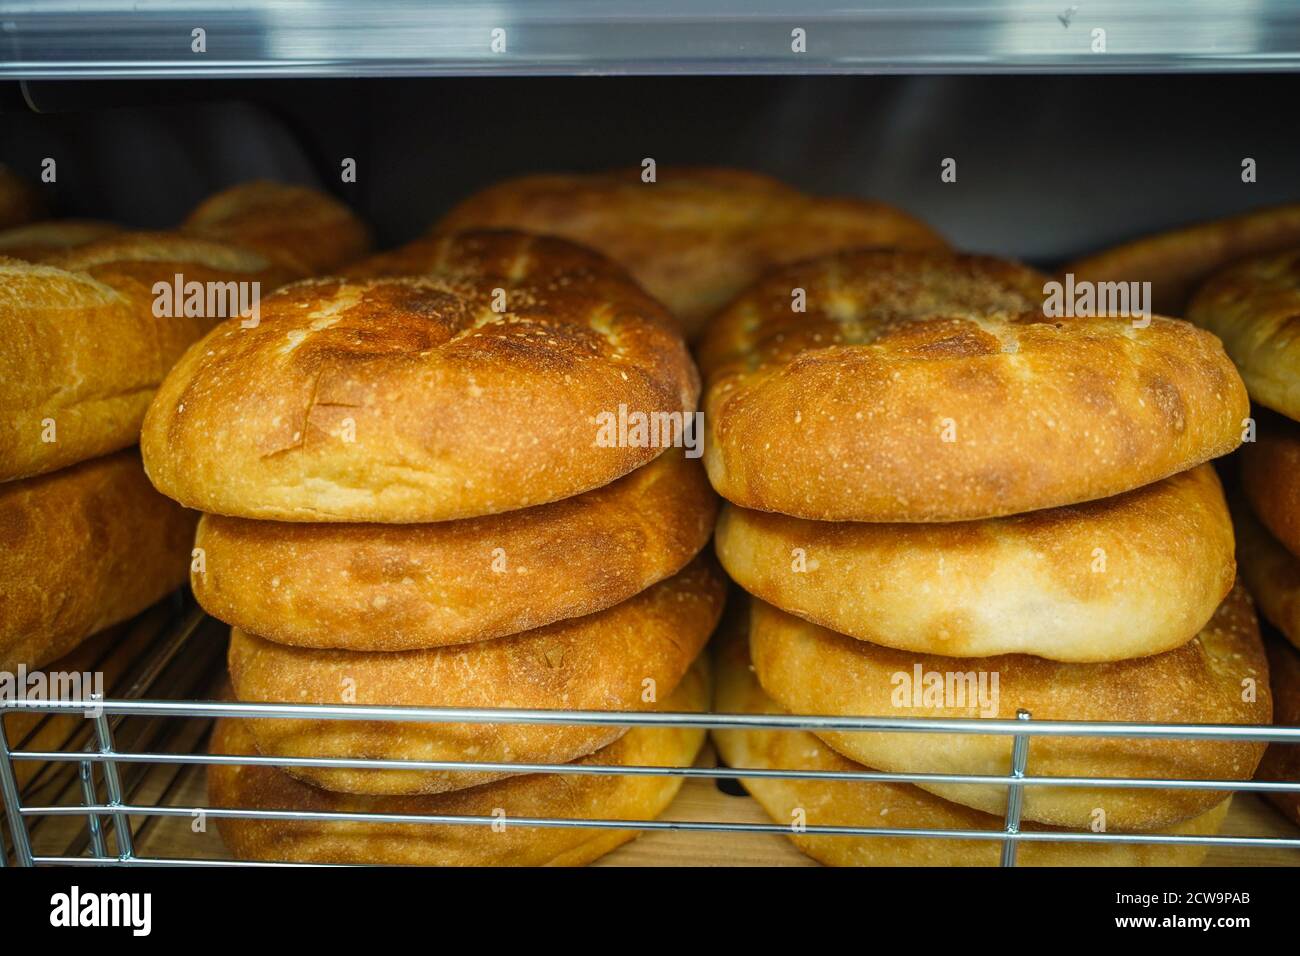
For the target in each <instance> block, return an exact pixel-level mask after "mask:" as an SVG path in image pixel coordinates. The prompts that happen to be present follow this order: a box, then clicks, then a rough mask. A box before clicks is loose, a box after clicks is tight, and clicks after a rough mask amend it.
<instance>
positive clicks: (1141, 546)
mask: <svg viewBox="0 0 1300 956" xmlns="http://www.w3.org/2000/svg"><path fill="white" fill-rule="evenodd" d="M716 546H717V551H718V557H719V558H720V559H721V560H722V565H723V567H725V568H726V569H727V573H728V574H729V575H730V576H731V578H732V579H733V580H734V581H736V582H737V583H738V584H739V585H740V586H741V587H743V588H745V590H747V591H749V592H750V593H751V594H753V595H754V596H755V597H759V598H762V599H763V600H764V601H766V602H767V603H769V604H774V605H776V606H777V607H779V608H782V609H783V610H785V611H788V612H789V613H791V614H795V615H798V616H799V617H802V618H806V619H807V620H810V621H813V622H814V623H817V624H820V625H822V626H823V627H828V628H830V629H831V630H834V631H838V632H839V633H841V634H847V635H850V636H852V637H856V638H859V639H861V640H864V641H870V642H872V643H873V644H881V645H884V646H887V647H894V648H898V649H899V650H911V651H918V652H920V653H926V654H944V655H948V656H951V657H985V656H988V655H992V654H1034V655H1037V656H1039V657H1047V658H1051V659H1052V660H1058V661H1079V662H1084V661H1091V662H1096V661H1118V660H1125V659H1128V658H1131V657H1143V656H1146V655H1149V654H1158V653H1160V652H1162V651H1167V650H1171V649H1173V648H1175V647H1177V646H1179V645H1180V644H1184V643H1186V642H1187V641H1189V640H1191V639H1192V638H1193V637H1195V636H1196V633H1197V631H1199V630H1200V629H1201V628H1202V627H1204V626H1205V623H1206V622H1207V621H1208V620H1209V619H1210V617H1211V616H1212V615H1213V614H1214V610H1215V608H1217V607H1218V606H1219V603H1220V602H1221V601H1222V600H1223V598H1224V596H1226V595H1227V593H1228V592H1229V591H1230V590H1231V589H1232V582H1233V580H1234V578H1235V576H1236V567H1235V562H1234V561H1233V537H1232V521H1231V519H1230V517H1229V516H1228V508H1227V504H1226V503H1225V502H1224V499H1223V490H1222V488H1221V487H1220V486H1219V480H1218V478H1217V477H1216V476H1215V474H1214V469H1213V467H1212V466H1210V465H1201V466H1199V467H1197V468H1194V469H1192V470H1190V471H1186V472H1183V473H1182V474H1178V475H1174V476H1173V477H1172V478H1167V479H1165V480H1164V481H1160V482H1156V483H1154V484H1151V485H1147V486H1146V487H1144V488H1139V489H1137V490H1136V491H1130V492H1128V493H1126V494H1123V495H1117V496H1116V497H1113V498H1103V499H1102V500H1100V501H1093V502H1089V503H1087V504H1083V505H1075V506H1072V507H1065V508H1052V509H1048V510H1046V511H1032V512H1029V513H1028V514H1023V515H1013V516H1011V517H1007V518H993V519H989V520H985V521H964V522H958V523H948V524H866V523H862V522H833V521H809V520H807V519H804V518H791V517H788V516H786V515H782V514H776V513H775V512H764V511H751V510H749V509H746V508H737V507H736V506H735V505H730V504H729V505H727V506H726V507H724V508H723V511H722V516H721V519H720V520H719V522H718V531H717V539H716Z"/></svg>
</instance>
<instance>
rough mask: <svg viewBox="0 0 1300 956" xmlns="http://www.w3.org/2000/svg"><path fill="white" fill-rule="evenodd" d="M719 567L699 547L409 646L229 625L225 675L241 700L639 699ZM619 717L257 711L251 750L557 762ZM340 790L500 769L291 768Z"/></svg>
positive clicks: (458, 782) (639, 703) (703, 611)
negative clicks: (506, 619)
mask: <svg viewBox="0 0 1300 956" xmlns="http://www.w3.org/2000/svg"><path fill="white" fill-rule="evenodd" d="M724 593H725V592H724V585H723V580H722V575H721V572H719V571H717V570H715V569H714V568H713V567H712V566H711V565H710V564H708V563H706V562H705V561H704V560H702V559H697V560H696V561H695V562H693V563H692V564H690V565H688V566H687V568H686V570H684V571H682V572H681V573H680V574H678V575H676V576H675V577H672V578H669V579H668V580H667V581H663V582H661V583H660V584H656V585H655V586H654V587H652V588H649V589H648V590H646V591H643V592H641V593H640V594H638V595H637V596H636V597H634V598H632V599H631V600H629V601H625V602H623V603H622V604H618V605H615V606H614V607H612V608H609V609H608V610H605V611H600V612H598V613H596V614H590V615H588V616H586V617H580V618H574V619H572V620H568V621H560V622H558V623H555V624H551V625H548V626H546V627H542V628H538V629H537V630H534V631H527V632H525V633H523V634H516V635H514V636H512V637H501V638H497V639H496V640H494V641H477V642H475V643H473V644H458V645H455V646H452V647H440V648H435V649H430V650H419V651H396V652H392V651H390V652H382V651H375V652H360V651H336V650H315V649H308V648H301V647H288V646H285V645H282V644H274V643H272V642H271V641H266V640H263V639H261V638H259V637H254V636H253V635H251V634H246V633H245V632H243V631H241V630H239V629H238V628H236V629H234V630H233V631H232V632H231V638H230V656H229V663H230V678H231V683H232V684H233V686H234V690H235V695H236V697H237V698H238V699H239V700H243V701H284V702H291V703H316V704H353V703H355V704H359V705H366V704H374V705H383V706H416V707H516V708H540V709H548V710H646V709H648V708H649V707H650V706H652V705H653V704H654V703H655V701H656V700H659V699H662V698H663V697H665V696H666V695H668V694H670V693H672V691H673V688H675V687H676V686H677V684H678V682H679V681H680V680H681V679H682V675H683V674H685V673H686V671H687V669H688V668H689V667H690V665H691V662H692V661H694V660H695V658H696V657H697V656H698V655H699V652H700V650H701V649H702V648H703V647H704V644H705V642H706V641H707V640H708V637H709V633H710V632H711V631H712V630H713V626H714V625H715V624H716V623H717V620H718V616H719V615H720V614H721V612H722V603H723V598H724ZM623 730H624V728H620V727H617V726H596V725H570V726H563V725H557V726H549V725H540V724H455V723H431V724H423V723H402V724H394V723H391V722H382V721H352V720H346V721H345V720H282V719H279V718H276V719H273V720H258V721H255V722H253V724H252V732H253V734H254V736H255V737H256V738H257V746H258V749H259V750H260V751H261V752H262V753H264V754H268V755H274V756H280V757H311V756H316V757H361V756H368V757H384V758H390V759H412V760H471V761H473V760H479V761H484V762H496V761H523V762H547V763H557V762H559V763H562V762H566V761H569V760H574V759H577V758H578V757H581V756H584V755H586V754H589V753H591V752H593V751H595V750H598V749H600V748H601V747H604V746H605V745H606V744H609V743H610V742H612V741H613V740H615V739H616V738H618V736H619V735H620V734H622V733H623ZM288 771H289V772H290V773H292V774H294V775H295V776H297V777H300V778H301V779H303V780H305V781H307V782H308V783H313V784H315V785H317V786H320V787H324V788H326V789H327V790H338V791H342V792H346V793H374V794H413V793H438V792H441V791H444V790H454V789H460V788H464V787H472V786H476V785H478V784H480V783H485V782H487V781H491V780H496V779H500V777H502V776H503V774H501V773H499V772H496V771H465V772H460V771H422V770H370V769H361V770H348V769H314V768H305V767H294V768H288Z"/></svg>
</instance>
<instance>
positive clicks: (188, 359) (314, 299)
mask: <svg viewBox="0 0 1300 956" xmlns="http://www.w3.org/2000/svg"><path fill="white" fill-rule="evenodd" d="M449 242H451V243H453V244H455V245H460V246H469V245H472V244H476V243H477V244H481V243H489V244H499V245H501V246H502V247H503V248H506V247H508V248H510V249H514V250H516V251H518V253H519V256H518V261H519V263H520V269H519V271H518V272H517V273H515V274H514V275H511V276H504V277H503V276H469V275H467V274H465V273H464V271H463V264H462V265H457V266H456V267H455V270H453V272H452V273H451V274H449V275H448V276H447V277H444V278H434V277H419V278H376V279H357V280H342V279H328V280H319V281H314V282H301V283H297V284H295V285H293V286H291V287H289V288H286V289H283V290H281V291H280V292H279V293H277V294H275V295H272V296H270V297H268V298H266V299H264V300H263V302H262V309H261V322H260V324H259V325H258V326H257V327H256V328H249V329H245V328H241V327H240V323H239V322H238V321H231V322H227V323H225V324H224V325H221V326H219V327H217V328H216V329H215V330H213V332H212V333H211V334H210V335H208V336H207V337H206V338H205V339H204V340H203V341H201V342H199V343H197V344H196V345H195V346H194V347H193V348H192V349H190V351H189V352H187V353H186V355H185V356H184V357H183V358H182V359H181V360H180V362H179V363H178V364H177V365H176V367H175V368H174V369H173V371H172V373H171V374H170V375H169V376H168V377H167V380H166V382H165V383H164V384H163V386H162V388H161V389H159V392H158V396H157V398H156V399H155V401H154V403H153V406H152V407H151V408H150V410H149V414H148V416H147V417H146V419H145V424H144V432H143V435H142V437H141V447H142V449H143V451H144V460H145V467H146V468H147V469H148V471H149V476H150V477H151V478H152V479H153V481H154V483H155V484H156V485H157V486H158V487H159V488H160V489H161V490H162V491H163V492H164V493H165V494H168V495H170V496H171V497H173V498H175V499H177V500H178V501H181V502H183V503H185V504H188V505H190V506H191V507H196V508H198V509H200V510H202V511H208V512H215V513H218V514H229V515H237V516H240V517H246V518H258V519H270V520H279V521H347V522H355V521H378V522H399V523H408V522H424V521H443V520H447V519H453V518H469V517H476V516H479V515H486V514H496V513H499V512H502V511H512V510H514V509H516V508H525V507H530V506H533V505H540V504H545V503H547V502H551V501H557V500H559V499H562V498H567V497H571V496H573V495H577V494H581V493H582V492H584V491H588V490H590V489H592V488H596V487H599V486H600V485H604V484H607V483H608V482H610V481H613V480H614V479H616V478H619V477H621V476H622V475H625V474H627V473H628V472H629V471H632V470H633V469H634V468H637V467H639V466H641V465H644V464H646V463H647V462H649V461H651V460H652V459H654V458H655V457H656V456H657V455H658V454H659V453H660V451H661V450H662V449H661V448H658V447H633V446H632V445H631V444H630V443H625V444H622V445H618V446H615V447H605V446H601V445H598V443H597V439H598V436H599V433H600V429H599V425H600V422H601V416H602V415H606V414H607V415H617V414H618V411H619V409H620V407H621V406H626V408H627V409H628V410H630V411H635V412H641V413H643V414H651V413H658V414H667V415H671V414H674V413H677V414H679V415H683V416H684V415H687V414H688V413H691V412H693V411H694V410H695V407H696V402H697V400H698V394H699V392H698V390H699V380H698V375H697V373H696V371H695V367H694V364H693V363H692V362H691V359H690V355H689V354H688V353H687V351H686V346H685V344H684V343H683V342H682V341H681V339H680V337H678V336H677V334H676V333H675V332H674V331H673V330H672V323H671V320H670V319H669V317H668V316H667V315H666V314H665V313H663V311H662V309H660V308H659V307H658V306H656V305H655V304H654V303H653V302H651V300H649V298H648V297H646V296H645V295H644V293H642V292H641V291H640V290H639V289H637V288H636V287H635V286H634V285H632V284H631V283H630V282H628V281H626V280H625V279H622V278H621V277H622V272H621V270H618V269H617V267H615V266H613V265H611V264H605V265H604V267H603V268H604V270H605V271H604V274H603V275H601V276H598V277H595V278H591V277H589V276H588V274H587V273H586V272H581V273H577V274H572V276H571V281H570V278H568V277H569V276H570V275H571V274H569V273H564V274H562V275H560V276H558V277H557V276H556V274H555V273H554V272H553V271H551V267H550V265H549V264H548V263H547V257H548V255H549V250H551V249H554V247H555V245H556V244H557V243H560V240H549V241H547V242H545V243H537V242H535V241H532V240H529V239H527V238H526V237H519V236H517V235H514V236H507V235H499V234H497V235H489V236H478V237H475V236H468V237H456V238H455V239H452V240H449ZM560 244H561V245H565V246H567V244H564V243H560ZM530 249H531V250H532V251H531V252H526V250H530ZM450 259H451V261H453V262H461V260H460V258H459V256H457V255H451V256H450ZM584 268H585V267H584ZM535 274H536V275H538V276H540V277H541V278H540V279H535V278H534V275H535ZM498 293H500V294H498ZM502 301H504V305H505V307H506V308H507V309H508V311H505V312H498V311H495V310H494V308H493V306H494V303H499V302H502Z"/></svg>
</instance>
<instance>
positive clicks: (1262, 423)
mask: <svg viewBox="0 0 1300 956" xmlns="http://www.w3.org/2000/svg"><path fill="white" fill-rule="evenodd" d="M1256 424H1257V427H1256V430H1255V441H1253V442H1247V443H1246V444H1245V445H1243V446H1242V449H1241V456H1240V458H1241V491H1242V494H1243V495H1245V497H1246V500H1247V501H1249V502H1250V506H1251V508H1252V509H1253V510H1254V512H1255V516H1256V517H1258V518H1259V520H1260V521H1262V522H1263V524H1264V527H1266V528H1268V530H1269V532H1271V533H1272V535H1273V536H1274V537H1275V538H1277V539H1278V540H1279V541H1280V542H1282V544H1283V545H1285V546H1286V547H1287V549H1288V550H1290V551H1291V553H1292V554H1300V425H1297V424H1296V423H1295V422H1293V421H1291V420H1290V419H1286V418H1283V417H1282V416H1280V415H1272V414H1268V413H1265V414H1263V415H1260V416H1259V417H1258V419H1257V423H1256Z"/></svg>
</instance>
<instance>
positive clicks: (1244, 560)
mask: <svg viewBox="0 0 1300 956" xmlns="http://www.w3.org/2000/svg"><path fill="white" fill-rule="evenodd" d="M1233 518H1234V520H1235V523H1236V526H1237V556H1238V562H1239V565H1240V567H1241V581H1242V583H1243V584H1245V585H1246V589H1247V590H1248V591H1250V596H1251V597H1253V598H1254V599H1255V606H1256V607H1257V608H1259V613H1260V614H1261V615H1263V617H1264V619H1265V620H1266V621H1268V622H1269V623H1270V624H1272V625H1273V626H1274V627H1276V628H1277V629H1278V630H1279V631H1281V632H1282V633H1283V634H1284V635H1285V636H1286V638H1287V640H1289V641H1290V642H1291V643H1292V644H1294V645H1295V646H1296V647H1297V648H1300V558H1297V557H1296V556H1295V555H1294V554H1292V553H1291V552H1290V551H1288V550H1287V549H1286V548H1284V547H1283V546H1282V545H1281V543H1279V542H1278V540H1277V539H1276V538H1275V537H1273V536H1272V535H1271V534H1269V533H1268V530H1267V529H1266V528H1265V527H1264V526H1263V525H1261V524H1260V523H1259V521H1257V520H1256V518H1255V516H1254V515H1253V514H1251V513H1250V509H1249V508H1247V507H1245V505H1243V504H1242V503H1241V502H1237V503H1236V504H1234V510H1233Z"/></svg>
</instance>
